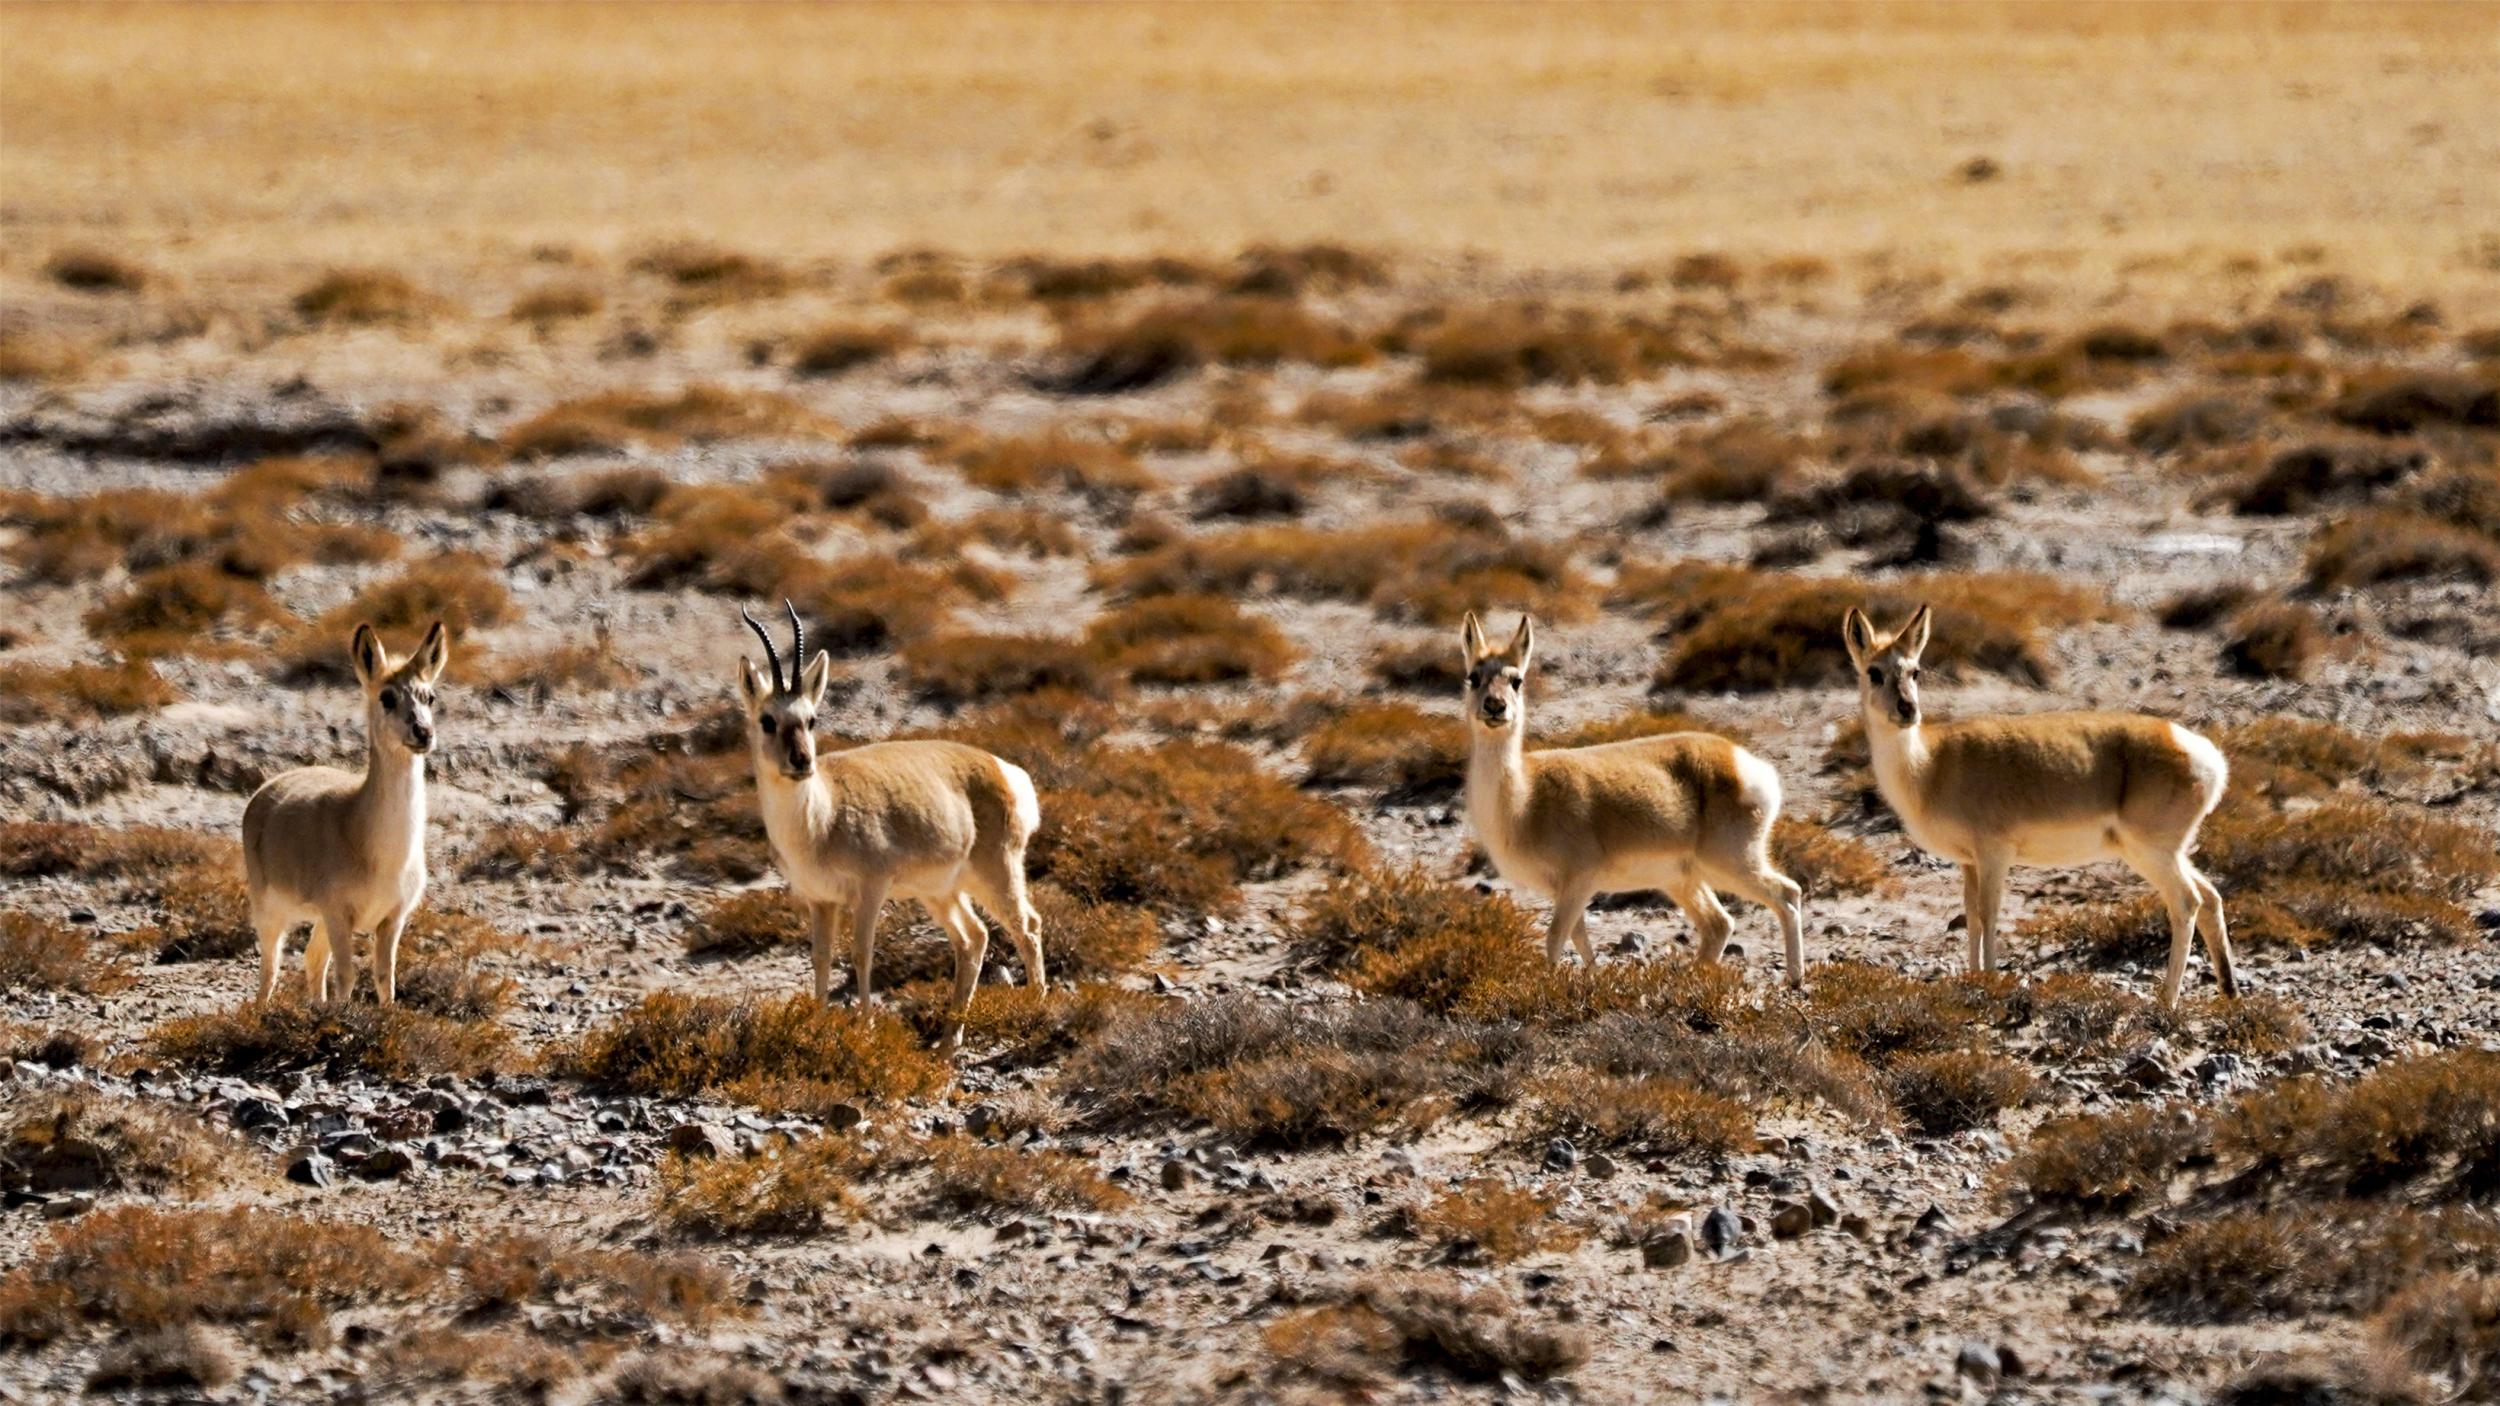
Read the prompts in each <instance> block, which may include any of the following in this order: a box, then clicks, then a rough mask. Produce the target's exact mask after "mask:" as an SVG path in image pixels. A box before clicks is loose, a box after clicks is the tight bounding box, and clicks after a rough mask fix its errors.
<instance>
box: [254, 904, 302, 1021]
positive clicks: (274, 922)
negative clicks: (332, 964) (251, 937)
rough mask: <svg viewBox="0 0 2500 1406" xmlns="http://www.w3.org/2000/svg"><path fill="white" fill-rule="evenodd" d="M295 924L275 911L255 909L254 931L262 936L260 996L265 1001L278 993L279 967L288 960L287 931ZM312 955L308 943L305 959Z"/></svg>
mask: <svg viewBox="0 0 2500 1406" xmlns="http://www.w3.org/2000/svg"><path fill="white" fill-rule="evenodd" d="M294 926H295V925H294V924H293V923H290V922H284V921H281V920H280V919H279V918H278V916H277V915H276V914H274V913H270V912H268V911H266V910H262V909H255V910H253V913H252V931H253V932H254V933H256V934H258V935H259V937H260V998H261V1000H262V1001H264V1002H265V1001H268V1000H269V999H270V998H272V997H274V996H276V995H277V994H278V975H279V971H278V969H279V968H280V967H281V966H283V965H284V964H285V962H286V938H287V933H288V931H289V930H290V929H292V928H293V927H294ZM311 955H312V954H311V948H310V946H309V945H307V947H306V949H305V960H307V961H310V960H311Z"/></svg>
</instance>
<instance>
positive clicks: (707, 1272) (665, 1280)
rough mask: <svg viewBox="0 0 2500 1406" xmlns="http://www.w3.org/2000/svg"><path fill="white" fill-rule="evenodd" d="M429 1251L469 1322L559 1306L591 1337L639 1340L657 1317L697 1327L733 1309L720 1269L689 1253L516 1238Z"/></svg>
mask: <svg viewBox="0 0 2500 1406" xmlns="http://www.w3.org/2000/svg"><path fill="white" fill-rule="evenodd" d="M432 1251H433V1254H432V1259H433V1261H434V1263H435V1265H436V1266H437V1267H438V1268H437V1270H436V1272H437V1273H438V1274H441V1273H446V1272H447V1273H449V1274H450V1275H451V1276H452V1277H453V1278H454V1279H456V1280H457V1281H458V1285H459V1292H458V1294H457V1296H456V1297H457V1300H458V1301H459V1302H460V1305H461V1314H462V1317H463V1318H465V1319H468V1320H476V1319H482V1318H488V1317H493V1316H497V1315H500V1314H503V1313H506V1312H508V1311H510V1310H513V1309H517V1308H522V1307H526V1306H531V1305H539V1306H546V1305H553V1304H559V1303H561V1304H563V1305H565V1307H566V1310H567V1316H568V1317H570V1318H572V1319H573V1321H574V1322H575V1323H576V1324H578V1325H579V1326H580V1327H582V1328H585V1329H587V1330H588V1331H590V1332H593V1333H599V1334H604V1335H606V1336H610V1337H645V1336H648V1335H649V1334H650V1332H651V1330H652V1323H653V1320H655V1319H658V1320H665V1321H667V1322H670V1323H674V1324H680V1325H684V1326H687V1327H692V1328H697V1329H700V1328H704V1327H708V1326H709V1325H710V1324H712V1323H713V1322H715V1321H716V1320H718V1319H720V1318H722V1317H725V1316H728V1315H730V1314H732V1313H734V1312H735V1311H736V1310H735V1309H734V1307H733V1306H732V1305H731V1303H730V1299H729V1294H730V1287H729V1282H728V1280H727V1278H726V1277H725V1276H724V1275H723V1274H722V1272H721V1271H720V1269H719V1268H717V1267H715V1266H714V1265H712V1264H711V1263H709V1262H708V1261H705V1260H702V1259H698V1258H696V1257H694V1256H691V1255H646V1254H640V1253H637V1252H635V1251H632V1250H590V1249H582V1248H579V1247H576V1246H572V1245H566V1244H562V1243H559V1242H557V1241H555V1240H552V1239H549V1238H547V1237H545V1236H539V1235H529V1234H514V1233H505V1234H493V1235H486V1236H470V1237H458V1238H451V1239H446V1240H442V1241H438V1242H436V1243H435V1244H434V1246H433V1247H432Z"/></svg>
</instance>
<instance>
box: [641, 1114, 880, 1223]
mask: <svg viewBox="0 0 2500 1406" xmlns="http://www.w3.org/2000/svg"><path fill="white" fill-rule="evenodd" d="M867 1160H868V1159H867V1157H866V1155H865V1154H864V1152H863V1151H862V1150H861V1149H860V1147H859V1146H858V1145H857V1144H855V1143H853V1142H851V1141H850V1140H849V1139H846V1138H843V1137H839V1136H835V1135H827V1136H822V1137H813V1138H805V1139H802V1140H800V1141H797V1142H789V1143H783V1144H780V1145H778V1146H773V1147H767V1148H764V1149H762V1150H760V1151H756V1152H750V1153H748V1154H746V1155H745V1156H742V1157H723V1158H718V1159H713V1158H698V1157H684V1156H680V1155H678V1154H676V1153H673V1152H672V1153H670V1154H668V1155H667V1156H665V1157H663V1158H662V1159H661V1160H660V1187H659V1209H660V1218H661V1219H663V1220H665V1221H667V1222H668V1223H669V1226H670V1227H671V1228H672V1229H674V1230H676V1231H678V1232H679V1233H680V1234H687V1235H709V1236H743V1235H808V1234H813V1233H814V1232H816V1231H817V1230H820V1229H822V1228H823V1227H824V1224H825V1220H826V1218H827V1217H828V1216H832V1217H836V1218H838V1219H841V1220H846V1221H849V1220H858V1219H860V1218H862V1217H863V1216H864V1215H865V1214H866V1210H865V1208H864V1207H863V1206H862V1205H861V1203H860V1200H859V1198H858V1197H857V1196H856V1195H854V1194H853V1192H852V1190H851V1185H852V1182H853V1180H854V1179H855V1178H856V1177H857V1176H858V1174H859V1173H860V1171H861V1170H862V1168H863V1166H864V1164H865V1163H866V1162H867Z"/></svg>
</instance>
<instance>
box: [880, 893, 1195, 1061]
mask: <svg viewBox="0 0 2500 1406" xmlns="http://www.w3.org/2000/svg"><path fill="white" fill-rule="evenodd" d="M1055 936H1056V934H1055V933H1053V932H1052V931H1051V930H1050V929H1049V928H1047V927H1045V928H1044V929H1043V933H1042V937H1043V942H1044V945H1045V950H1046V951H1047V952H1048V955H1049V958H1050V968H1051V970H1050V975H1051V985H1050V989H1049V990H1047V991H1036V990H1034V989H1033V988H1032V987H1031V986H984V987H980V988H978V989H977V990H975V991H974V993H973V998H972V1004H971V1006H970V1007H969V1008H968V1009H967V1010H966V1011H965V1012H964V1016H963V1037H964V1044H965V1046H966V1047H967V1048H970V1049H974V1050H978V1051H981V1063H982V1064H984V1065H985V1066H987V1067H989V1068H992V1069H1000V1070H1013V1069H1031V1068H1034V1067H1036V1066H1039V1065H1044V1064H1052V1063H1056V1062H1057V1061H1058V1060H1060V1059H1062V1058H1064V1057H1066V1056H1067V1054H1068V1053H1069V1052H1070V1051H1072V1050H1074V1049H1076V1048H1077V1047H1078V1046H1080V1045H1082V1044H1084V1043H1085V1042H1086V1041H1088V1040H1091V1039H1092V1038H1094V1037H1095V1036H1096V1035H1099V1034H1101V1033H1102V1032H1103V1031H1105V1030H1107V1029H1109V1028H1111V1027H1112V1026H1113V1025H1116V1024H1118V1023H1119V1022H1120V1021H1122V1020H1126V1019H1129V1018H1131V1017H1134V1016H1136V1015H1137V1014H1139V1013H1140V1012H1142V1011H1144V1010H1146V1009H1147V1008H1149V1007H1151V1006H1152V1005H1154V1004H1155V1002H1154V1000H1153V998H1152V997H1149V996H1144V995H1141V994H1139V993H1137V992H1135V991H1129V990H1126V989H1124V988H1122V987H1118V986H1113V985H1110V984H1109V983H1107V982H1101V981H1084V980H1071V979H1069V978H1068V977H1063V976H1062V973H1063V972H1069V971H1072V969H1071V968H1068V967H1066V966H1063V965H1062V964H1061V962H1060V954H1059V952H1058V951H1057V950H1056V949H1055V948H1052V947H1050V945H1049V944H1050V940H1051V939H1052V938H1053V937H1055ZM993 950H996V949H995V948H994V949H993ZM898 999H899V1000H900V1001H902V1003H903V1012H902V1013H903V1015H904V1017H905V1018H906V1019H908V1020H909V1021H911V1023H912V1026H913V1028H914V1029H916V1030H918V1031H919V1032H920V1033H921V1034H922V1035H923V1036H924V1037H926V1038H927V1039H929V1040H931V1041H935V1040H937V1039H939V1038H941V1037H943V1036H944V1035H945V1034H946V1033H947V1032H948V1031H949V1030H951V1029H952V1028H953V1026H954V1009H953V1007H954V990H953V986H952V984H951V982H948V981H928V982H923V983H920V984H918V985H915V986H912V987H908V988H905V989H904V990H903V991H902V992H901V993H900V995H899V996H898Z"/></svg>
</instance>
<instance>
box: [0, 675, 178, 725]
mask: <svg viewBox="0 0 2500 1406" xmlns="http://www.w3.org/2000/svg"><path fill="white" fill-rule="evenodd" d="M174 696H175V695H174V688H173V685H171V684H169V683H167V682H165V680H164V677H163V676H162V675H160V674H158V673H157V672H156V668H155V666H154V665H152V664H149V663H148V662H146V661H145V660H141V659H131V660H126V661H124V662H122V663H120V664H111V665H106V664H64V665H61V666H60V667H58V668H51V667H46V666H44V665H40V664H0V722H5V723H34V722H87V721H93V720H95V719H99V718H118V717H123V716H126V715H128V714H131V713H152V712H155V711H156V710H157V709H159V708H162V707H164V706H165V705H166V704H168V703H171V702H173V701H174Z"/></svg>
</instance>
